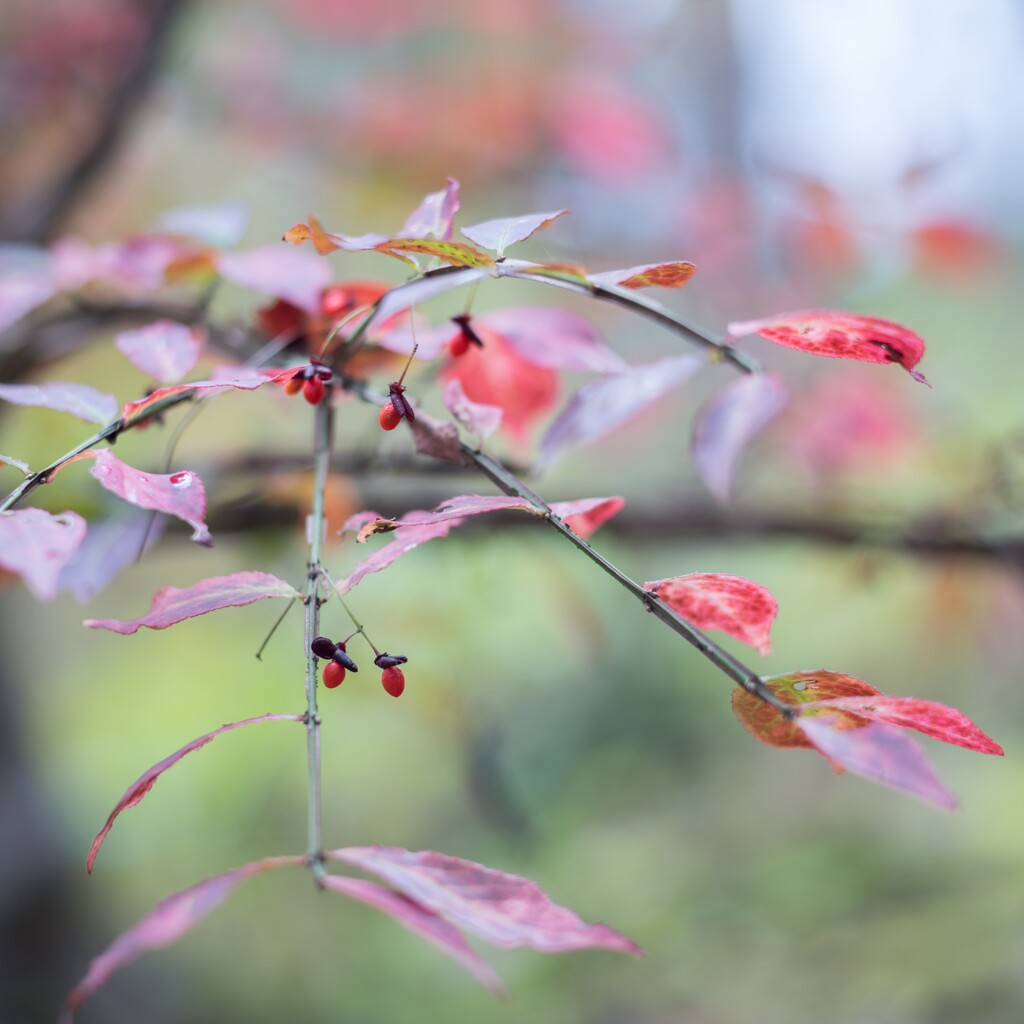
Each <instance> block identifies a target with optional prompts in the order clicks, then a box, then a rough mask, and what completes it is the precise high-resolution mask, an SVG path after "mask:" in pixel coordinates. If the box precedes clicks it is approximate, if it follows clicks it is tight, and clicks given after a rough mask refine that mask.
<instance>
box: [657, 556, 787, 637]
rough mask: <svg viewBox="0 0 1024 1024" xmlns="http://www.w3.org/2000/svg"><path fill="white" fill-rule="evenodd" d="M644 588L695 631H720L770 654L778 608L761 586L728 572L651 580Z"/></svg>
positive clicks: (692, 574)
mask: <svg viewBox="0 0 1024 1024" xmlns="http://www.w3.org/2000/svg"><path fill="white" fill-rule="evenodd" d="M644 589H645V590H649V591H651V592H652V593H654V594H657V595H658V597H660V598H661V599H662V600H663V601H664V602H665V603H666V604H668V605H669V606H670V607H671V608H673V609H674V610H675V611H677V612H678V613H679V614H680V615H681V616H682V617H683V618H684V619H686V620H687V621H688V622H692V623H693V624H694V625H695V626H696V627H697V628H698V629H720V630H722V632H723V633H728V634H729V636H731V637H735V638H736V639H737V640H740V641H741V642H743V643H745V644H750V646H751V647H753V648H754V650H756V651H758V652H759V653H760V654H768V653H770V651H771V646H772V643H771V628H772V623H773V622H774V621H775V616H776V615H777V614H778V611H779V605H778V602H777V601H776V600H775V598H774V597H773V596H772V595H771V592H770V591H769V590H768V589H767V588H766V587H762V586H761V584H760V583H754V582H753V581H752V580H748V579H744V578H743V577H742V576H730V575H729V574H728V573H706V572H695V573H690V574H688V575H686V576H673V577H671V578H670V579H664V580H654V581H653V582H651V583H645V584H644Z"/></svg>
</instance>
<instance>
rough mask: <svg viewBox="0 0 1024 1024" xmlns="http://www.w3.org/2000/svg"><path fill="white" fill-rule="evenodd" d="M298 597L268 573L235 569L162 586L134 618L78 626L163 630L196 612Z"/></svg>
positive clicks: (128, 630) (91, 621)
mask: <svg viewBox="0 0 1024 1024" xmlns="http://www.w3.org/2000/svg"><path fill="white" fill-rule="evenodd" d="M301 596H302V595H301V594H299V592H298V591H297V590H296V589H295V588H294V587H292V586H291V585H290V584H288V583H285V581H284V580H279V579H278V578H277V577H276V576H272V575H271V574H270V573H268V572H236V573H232V574H231V575H230V576H211V577H210V578H209V579H205V580H200V581H199V582H198V583H195V584H193V585H192V586H191V587H186V588H185V589H184V590H179V589H178V588H177V587H163V588H162V589H161V590H158V591H157V592H156V594H155V595H154V597H153V603H152V604H151V605H150V608H149V611H148V612H146V614H145V615H143V616H140V617H139V618H137V619H129V620H123V621H122V620H120V619H86V620H85V622H84V623H82V625H84V626H88V627H90V628H91V629H110V630H113V631H114V632H115V633H123V634H125V635H127V634H129V633H134V632H136V631H137V630H138V629H139V628H140V627H141V626H148V627H149V628H150V629H166V628H167V627H168V626H173V625H174V624H175V623H176V622H182V621H183V620H185V619H191V618H194V617H195V616H197V615H205V614H206V613H207V612H215V611H218V610H219V609H221V608H238V607H241V606H242V605H246V604H252V603H253V601H259V600H261V599H262V598H264V597H288V598H297V597H301Z"/></svg>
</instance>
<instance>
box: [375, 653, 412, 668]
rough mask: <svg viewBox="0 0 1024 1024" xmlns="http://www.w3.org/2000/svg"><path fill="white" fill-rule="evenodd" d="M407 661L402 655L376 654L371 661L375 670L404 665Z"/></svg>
mask: <svg viewBox="0 0 1024 1024" xmlns="http://www.w3.org/2000/svg"><path fill="white" fill-rule="evenodd" d="M408 660H409V659H408V658H407V657H406V656H405V655H404V654H387V653H385V654H378V655H377V657H376V658H374V659H373V663H374V665H376V666H377V668H394V667H395V666H396V665H404V664H405V663H406V662H407V661H408Z"/></svg>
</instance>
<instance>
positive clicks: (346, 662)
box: [331, 647, 359, 672]
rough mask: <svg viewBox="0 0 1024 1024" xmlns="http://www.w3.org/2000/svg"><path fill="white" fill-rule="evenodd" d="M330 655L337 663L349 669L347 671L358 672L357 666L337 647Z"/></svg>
mask: <svg viewBox="0 0 1024 1024" xmlns="http://www.w3.org/2000/svg"><path fill="white" fill-rule="evenodd" d="M331 657H332V658H333V659H334V660H335V661H336V662H337V663H338V664H339V665H342V666H344V667H345V668H347V669H348V670H349V672H358V671H359V666H358V665H356V663H355V662H354V661H353V660H352V659H351V658H350V657H349V656H348V655H347V654H346V653H345V652H344V651H343V650H342V649H341V648H340V647H339V648H338V649H337V650H336V651H335V652H334V654H332V655H331Z"/></svg>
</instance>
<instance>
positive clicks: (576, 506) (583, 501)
mask: <svg viewBox="0 0 1024 1024" xmlns="http://www.w3.org/2000/svg"><path fill="white" fill-rule="evenodd" d="M625 504H626V502H625V501H624V500H623V499H622V498H580V499H579V500H577V501H556V502H554V503H553V504H552V506H551V511H552V512H553V513H554V514H555V515H556V516H558V518H559V519H561V520H562V521H563V522H564V523H565V525H566V526H568V527H569V529H570V530H572V532H573V533H575V534H576V535H577V536H578V537H580V538H582V539H583V540H586V539H587V538H588V537H589V536H590V535H591V534H592V533H594V532H595V531H596V530H597V529H598V528H599V527H600V526H602V525H603V524H604V523H606V522H608V520H609V519H611V518H612V516H615V515H618V514H619V512H620V511H621V510H622V508H623V506H624V505H625Z"/></svg>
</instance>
